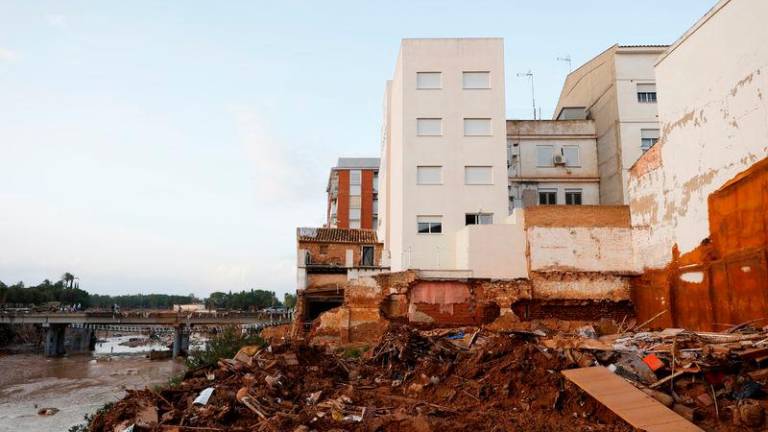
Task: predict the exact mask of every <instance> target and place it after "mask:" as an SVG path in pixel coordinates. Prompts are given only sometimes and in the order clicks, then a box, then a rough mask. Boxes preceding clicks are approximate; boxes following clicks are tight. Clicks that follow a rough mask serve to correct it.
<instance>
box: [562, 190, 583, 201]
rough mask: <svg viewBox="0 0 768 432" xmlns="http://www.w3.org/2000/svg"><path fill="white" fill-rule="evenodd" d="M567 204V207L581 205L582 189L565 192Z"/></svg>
mask: <svg viewBox="0 0 768 432" xmlns="http://www.w3.org/2000/svg"><path fill="white" fill-rule="evenodd" d="M565 204H566V205H581V189H566V190H565Z"/></svg>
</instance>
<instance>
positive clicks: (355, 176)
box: [349, 170, 363, 185]
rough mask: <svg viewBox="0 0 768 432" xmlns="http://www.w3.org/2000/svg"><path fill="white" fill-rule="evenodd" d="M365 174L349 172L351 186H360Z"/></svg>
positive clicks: (358, 171)
mask: <svg viewBox="0 0 768 432" xmlns="http://www.w3.org/2000/svg"><path fill="white" fill-rule="evenodd" d="M362 175H363V172H362V171H360V170H349V184H354V185H359V184H360V179H361V176H362Z"/></svg>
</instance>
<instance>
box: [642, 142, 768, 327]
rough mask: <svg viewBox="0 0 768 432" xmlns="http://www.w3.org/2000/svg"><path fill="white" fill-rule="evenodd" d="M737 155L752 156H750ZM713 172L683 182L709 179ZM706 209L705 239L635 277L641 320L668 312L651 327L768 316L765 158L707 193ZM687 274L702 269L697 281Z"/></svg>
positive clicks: (719, 324)
mask: <svg viewBox="0 0 768 432" xmlns="http://www.w3.org/2000/svg"><path fill="white" fill-rule="evenodd" d="M742 160H753V155H750V156H748V157H746V158H743V159H742ZM710 173H711V172H708V173H705V174H703V175H702V176H699V178H696V179H692V181H689V182H686V184H687V185H688V187H690V188H695V187H702V186H704V185H706V184H709V183H711V181H712V179H711V177H709V174H710ZM707 210H708V219H709V229H710V232H709V237H707V238H705V239H704V240H702V241H701V244H700V245H699V246H698V247H696V248H695V249H694V250H692V251H690V252H687V253H685V254H682V255H681V254H680V251H679V249H678V247H677V245H675V246H673V248H672V260H671V261H670V262H669V264H668V265H667V266H666V267H664V268H662V269H646V270H645V271H644V273H643V275H642V276H640V277H638V278H635V279H634V280H633V282H632V301H633V303H634V305H635V307H636V311H637V317H638V320H639V321H643V320H645V319H648V318H650V317H651V316H653V315H655V314H656V313H658V312H659V311H661V310H667V311H668V313H667V314H665V315H664V316H662V317H661V318H660V319H658V320H657V321H655V322H654V325H656V326H659V327H665V326H667V327H669V326H671V327H685V328H689V329H693V330H722V329H723V328H722V326H723V325H725V326H728V325H731V324H738V323H741V322H744V321H748V320H751V319H764V318H768V313H766V311H767V310H768V264H766V261H767V260H768V158H765V159H762V160H760V161H758V162H756V163H754V164H753V165H752V166H750V167H749V168H748V169H747V170H745V171H742V172H741V173H739V174H737V175H736V176H735V177H733V178H732V179H731V180H729V181H727V182H725V183H724V184H723V185H722V186H721V187H720V188H719V189H717V190H716V191H714V192H712V193H711V194H709V197H708V202H707ZM745 268H748V269H749V271H745V270H744V269H745ZM687 272H701V273H702V275H703V279H702V281H701V282H699V283H692V282H688V281H686V280H685V279H681V275H682V274H684V273H687Z"/></svg>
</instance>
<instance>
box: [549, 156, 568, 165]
mask: <svg viewBox="0 0 768 432" xmlns="http://www.w3.org/2000/svg"><path fill="white" fill-rule="evenodd" d="M552 162H554V164H555V165H565V157H563V155H561V154H556V155H554V156H553V157H552Z"/></svg>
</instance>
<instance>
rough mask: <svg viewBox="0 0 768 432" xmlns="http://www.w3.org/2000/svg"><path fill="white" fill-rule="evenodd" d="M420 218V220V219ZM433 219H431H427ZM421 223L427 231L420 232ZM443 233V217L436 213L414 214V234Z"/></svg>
mask: <svg viewBox="0 0 768 432" xmlns="http://www.w3.org/2000/svg"><path fill="white" fill-rule="evenodd" d="M420 219H422V220H423V221H422V220H420ZM429 219H433V220H429ZM421 225H426V226H427V231H426V232H422V229H421ZM442 233H443V217H442V216H437V215H418V216H416V234H420V235H435V234H442Z"/></svg>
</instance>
